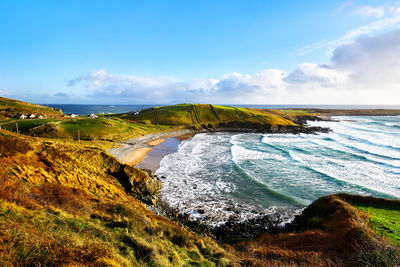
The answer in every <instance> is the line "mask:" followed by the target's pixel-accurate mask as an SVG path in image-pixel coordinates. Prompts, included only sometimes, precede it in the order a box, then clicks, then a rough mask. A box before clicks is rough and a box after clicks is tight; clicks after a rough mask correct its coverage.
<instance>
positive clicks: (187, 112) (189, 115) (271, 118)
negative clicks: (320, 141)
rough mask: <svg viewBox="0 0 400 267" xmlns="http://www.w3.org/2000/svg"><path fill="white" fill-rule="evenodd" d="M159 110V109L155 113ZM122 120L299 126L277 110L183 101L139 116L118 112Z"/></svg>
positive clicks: (157, 108) (160, 122)
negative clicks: (235, 122) (185, 102)
mask: <svg viewBox="0 0 400 267" xmlns="http://www.w3.org/2000/svg"><path fill="white" fill-rule="evenodd" d="M154 111H155V112H154ZM117 116H119V117H120V118H122V119H125V120H129V121H134V122H141V123H144V124H146V123H147V124H156V123H158V124H160V125H195V124H198V123H201V124H208V123H211V124H216V123H220V122H233V121H237V122H244V123H246V122H248V123H262V124H270V125H274V126H275V125H295V124H294V123H293V122H292V121H291V118H290V116H287V114H286V113H284V112H279V111H273V110H257V109H249V108H239V107H230V106H221V105H212V106H211V105H209V104H179V105H173V106H162V107H156V108H154V109H153V108H151V109H147V110H143V111H141V112H140V113H139V114H137V115H133V114H123V115H117Z"/></svg>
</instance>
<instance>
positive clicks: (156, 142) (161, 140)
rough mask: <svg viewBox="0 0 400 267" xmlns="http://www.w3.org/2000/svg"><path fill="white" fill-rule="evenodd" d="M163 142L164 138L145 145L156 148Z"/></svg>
mask: <svg viewBox="0 0 400 267" xmlns="http://www.w3.org/2000/svg"><path fill="white" fill-rule="evenodd" d="M164 141H165V138H157V139H154V140H150V141H148V142H147V143H146V144H148V145H149V146H157V145H159V144H161V143H163V142H164Z"/></svg>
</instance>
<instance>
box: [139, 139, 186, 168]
mask: <svg viewBox="0 0 400 267" xmlns="http://www.w3.org/2000/svg"><path fill="white" fill-rule="evenodd" d="M180 143H181V139H180V138H178V137H169V138H167V139H165V141H164V142H162V143H160V144H158V145H156V146H154V147H153V148H152V149H151V151H149V153H148V154H147V157H145V158H144V159H143V161H141V162H140V163H139V164H138V165H137V166H136V167H138V168H139V169H149V170H152V171H156V170H157V169H158V168H160V162H161V160H162V159H163V158H164V157H165V156H166V155H168V154H172V153H174V152H176V151H177V150H178V147H179V144H180Z"/></svg>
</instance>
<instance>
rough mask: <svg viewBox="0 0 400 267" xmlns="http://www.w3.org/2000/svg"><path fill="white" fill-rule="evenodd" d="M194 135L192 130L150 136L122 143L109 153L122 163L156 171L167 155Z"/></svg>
mask: <svg viewBox="0 0 400 267" xmlns="http://www.w3.org/2000/svg"><path fill="white" fill-rule="evenodd" d="M194 135H195V132H194V131H192V130H178V131H171V132H164V133H157V134H149V135H144V136H141V137H138V138H134V139H129V140H126V141H124V142H121V144H122V145H121V146H120V147H116V148H111V149H109V150H108V152H109V153H110V154H111V155H113V156H114V157H116V158H117V159H119V160H120V161H121V162H122V163H125V164H128V165H131V166H136V167H138V168H142V169H150V170H152V171H155V170H157V169H158V168H159V166H160V161H161V160H162V158H163V157H164V156H165V155H168V154H171V153H173V152H175V151H176V150H177V149H178V146H179V144H180V143H181V141H183V140H186V139H189V138H191V137H193V136H194Z"/></svg>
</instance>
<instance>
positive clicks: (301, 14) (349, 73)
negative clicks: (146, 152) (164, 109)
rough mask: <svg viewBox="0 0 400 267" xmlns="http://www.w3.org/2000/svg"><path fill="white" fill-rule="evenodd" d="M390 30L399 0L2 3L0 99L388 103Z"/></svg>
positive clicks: (393, 43)
mask: <svg viewBox="0 0 400 267" xmlns="http://www.w3.org/2000/svg"><path fill="white" fill-rule="evenodd" d="M399 25H400V3H399V2H397V1H357V0H353V1H256V0H254V1H251V0H250V1H249V0H242V1H232V0H231V1H189V0H186V1H183V0H182V1H161V0H160V1H149V0H148V1H144V0H143V1H90V0H86V1H73V0H70V1H7V0H3V1H1V2H0V77H1V79H0V95H2V96H6V97H11V98H17V99H21V100H24V101H31V102H35V103H112V104H118V103H124V104H135V103H166V104H167V103H179V102H212V103H237V104H253V103H254V104H256V103H257V104H317V103H318V104H396V103H395V102H396V101H395V100H394V99H393V97H388V96H397V95H398V94H399V92H398V90H397V85H398V82H399V81H397V78H396V77H394V76H396V75H394V74H393V73H395V72H396V69H395V68H397V66H398V65H399V66H400V62H399V64H398V65H397V63H398V62H397V61H396V62H393V58H395V57H396V56H397V57H399V54H395V53H398V49H396V47H397V45H398V43H397V42H398V38H396V37H397V36H399V34H398V27H399ZM374 38H375V39H374ZM388 40H389V41H388ZM388 42H389V43H388ZM371 43H372V44H375V45H371ZM376 46H378V47H376ZM360 47H361V50H360V49H358V48H360ZM377 50H379V51H377ZM359 51H362V55H361V54H360V52H359ZM374 57H376V58H374ZM383 57H385V58H384V59H383ZM344 58H345V59H344ZM338 59H340V60H339V61H338ZM367 59H368V60H367ZM349 60H350V61H351V62H350V63H349V62H348V61H349ZM371 62H377V64H376V65H377V68H378V66H379V69H374V70H371V68H370V67H368V66H370V64H371ZM373 64H374V63H373ZM374 65H375V64H374ZM386 68H388V69H386ZM377 71H378V72H382V73H378V74H379V75H376V76H378V77H379V80H371V75H370V73H372V74H374V75H375V74H376V72H377ZM397 73H398V72H397ZM388 75H389V76H388Z"/></svg>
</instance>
